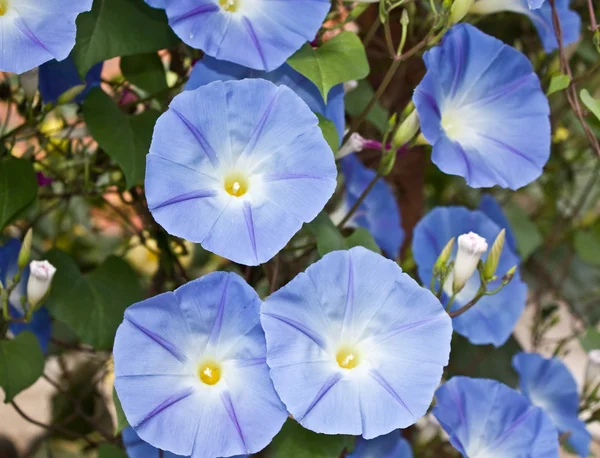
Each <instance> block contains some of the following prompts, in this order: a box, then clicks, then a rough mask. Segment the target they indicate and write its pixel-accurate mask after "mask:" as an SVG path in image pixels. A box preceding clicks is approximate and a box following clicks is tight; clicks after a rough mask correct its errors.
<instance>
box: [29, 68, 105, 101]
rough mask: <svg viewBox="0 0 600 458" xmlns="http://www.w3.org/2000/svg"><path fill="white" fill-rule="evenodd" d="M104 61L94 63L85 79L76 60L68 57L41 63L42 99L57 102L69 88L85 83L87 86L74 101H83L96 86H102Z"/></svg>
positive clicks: (40, 84) (40, 82)
mask: <svg viewBox="0 0 600 458" xmlns="http://www.w3.org/2000/svg"><path fill="white" fill-rule="evenodd" d="M103 64H104V63H103V62H100V63H99V64H96V65H94V66H93V67H92V68H91V69H90V70H89V71H88V72H87V75H86V76H85V81H83V80H82V79H81V77H80V76H79V73H78V72H77V67H76V66H75V61H74V60H73V59H72V58H71V57H68V58H66V59H65V60H63V61H61V62H58V61H56V60H51V61H48V62H46V63H45V64H43V65H40V74H39V86H40V94H41V96H42V100H43V101H44V102H45V103H56V101H57V100H58V98H59V97H60V96H61V95H62V94H64V93H65V92H66V91H68V90H69V89H71V88H73V87H75V86H78V85H81V84H85V85H86V88H85V90H84V91H82V92H81V93H80V94H78V95H77V97H75V99H74V100H73V102H75V103H81V102H83V100H84V99H85V96H86V95H87V94H88V93H89V92H90V91H91V90H92V88H94V87H98V86H100V82H101V80H102V79H101V77H100V74H101V73H102V66H103Z"/></svg>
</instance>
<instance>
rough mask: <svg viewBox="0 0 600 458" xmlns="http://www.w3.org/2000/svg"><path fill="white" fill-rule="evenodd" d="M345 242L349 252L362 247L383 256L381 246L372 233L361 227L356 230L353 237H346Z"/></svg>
mask: <svg viewBox="0 0 600 458" xmlns="http://www.w3.org/2000/svg"><path fill="white" fill-rule="evenodd" d="M344 242H345V245H346V249H348V250H349V249H350V248H353V247H355V246H362V247H365V248H366V249H368V250H371V251H374V252H375V253H379V254H381V249H380V248H379V245H377V242H376V241H375V239H374V238H373V236H372V235H371V233H370V232H369V231H368V230H367V229H365V228H364V227H359V228H357V229H355V230H354V232H353V233H352V235H350V236H349V237H346V239H345V240H344Z"/></svg>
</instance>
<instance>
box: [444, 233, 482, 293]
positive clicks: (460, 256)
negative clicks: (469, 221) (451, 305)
mask: <svg viewBox="0 0 600 458" xmlns="http://www.w3.org/2000/svg"><path fill="white" fill-rule="evenodd" d="M487 249H488V244H487V242H486V241H485V239H484V238H483V237H480V236H479V235H477V234H476V233H475V232H469V233H468V234H463V235H461V236H460V237H458V252H457V253H456V259H455V260H454V270H453V284H452V288H453V291H454V293H458V292H459V291H460V290H461V289H463V287H464V286H465V283H467V280H469V278H471V275H473V273H474V272H475V270H476V269H477V264H478V263H479V260H480V259H481V255H482V254H483V253H485V252H486V251H487Z"/></svg>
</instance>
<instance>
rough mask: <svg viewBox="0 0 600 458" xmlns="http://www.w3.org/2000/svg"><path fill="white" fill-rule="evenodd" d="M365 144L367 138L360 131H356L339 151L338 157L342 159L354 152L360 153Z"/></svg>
mask: <svg viewBox="0 0 600 458" xmlns="http://www.w3.org/2000/svg"><path fill="white" fill-rule="evenodd" d="M364 145H365V139H364V138H362V136H361V135H360V134H359V133H356V132H354V133H353V134H352V135H350V138H349V139H348V140H346V143H344V144H343V145H342V147H341V148H340V150H339V151H338V153H337V156H336V159H341V158H343V157H345V156H348V155H349V154H352V153H360V152H361V151H362V150H363V148H364Z"/></svg>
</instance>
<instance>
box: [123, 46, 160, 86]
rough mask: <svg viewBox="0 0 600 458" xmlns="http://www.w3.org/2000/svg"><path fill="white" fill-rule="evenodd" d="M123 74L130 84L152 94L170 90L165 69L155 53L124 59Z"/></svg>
mask: <svg viewBox="0 0 600 458" xmlns="http://www.w3.org/2000/svg"><path fill="white" fill-rule="evenodd" d="M121 72H122V73H123V75H124V76H125V78H126V79H127V80H128V81H129V82H130V83H132V84H134V85H135V86H137V87H139V88H140V89H143V90H144V91H146V92H148V93H150V94H156V93H159V92H161V91H164V90H165V89H167V88H168V85H167V75H166V73H165V68H164V66H163V63H162V60H161V58H160V56H159V55H158V54H157V53H155V52H154V53H146V54H136V55H134V56H125V57H123V58H122V59H121Z"/></svg>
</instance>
